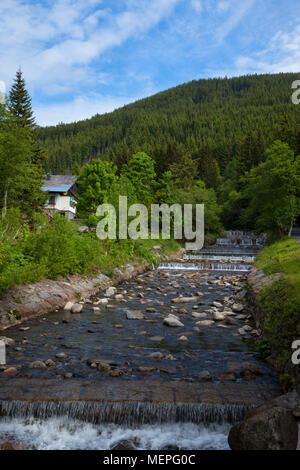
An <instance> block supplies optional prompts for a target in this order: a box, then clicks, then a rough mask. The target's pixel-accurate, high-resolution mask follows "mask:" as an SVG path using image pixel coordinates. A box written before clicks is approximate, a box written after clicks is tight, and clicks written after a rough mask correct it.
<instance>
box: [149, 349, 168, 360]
mask: <svg viewBox="0 0 300 470" xmlns="http://www.w3.org/2000/svg"><path fill="white" fill-rule="evenodd" d="M148 357H151V358H153V359H157V360H161V359H163V357H164V355H163V353H161V352H160V351H156V352H153V353H151V354H149V356H148Z"/></svg>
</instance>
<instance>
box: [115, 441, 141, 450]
mask: <svg viewBox="0 0 300 470" xmlns="http://www.w3.org/2000/svg"><path fill="white" fill-rule="evenodd" d="M111 450H136V447H135V445H134V444H133V442H132V441H129V440H125V439H124V440H123V441H119V442H117V443H116V444H114V445H113V446H112V447H111Z"/></svg>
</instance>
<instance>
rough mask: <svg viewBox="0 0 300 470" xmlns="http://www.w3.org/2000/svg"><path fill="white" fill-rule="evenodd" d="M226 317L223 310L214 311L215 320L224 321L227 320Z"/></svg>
mask: <svg viewBox="0 0 300 470" xmlns="http://www.w3.org/2000/svg"><path fill="white" fill-rule="evenodd" d="M225 318H226V317H225V315H224V313H221V312H214V313H213V319H214V320H215V321H223V320H225Z"/></svg>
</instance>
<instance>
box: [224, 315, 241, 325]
mask: <svg viewBox="0 0 300 470" xmlns="http://www.w3.org/2000/svg"><path fill="white" fill-rule="evenodd" d="M237 324H238V322H237V320H236V319H235V318H231V317H226V325H231V326H234V325H237Z"/></svg>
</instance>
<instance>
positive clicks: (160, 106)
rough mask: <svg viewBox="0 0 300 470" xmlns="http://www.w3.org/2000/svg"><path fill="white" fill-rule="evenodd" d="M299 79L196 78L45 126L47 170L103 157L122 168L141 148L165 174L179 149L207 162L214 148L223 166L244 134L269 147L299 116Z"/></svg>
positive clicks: (285, 76) (287, 76)
mask: <svg viewBox="0 0 300 470" xmlns="http://www.w3.org/2000/svg"><path fill="white" fill-rule="evenodd" d="M296 79H299V74H293V73H284V74H274V75H247V76H242V77H237V78H230V79H228V78H223V79H207V80H206V79H205V80H198V81H192V82H189V83H186V84H183V85H180V86H177V87H175V88H171V89H169V90H166V91H164V92H161V93H158V94H156V95H154V96H151V97H149V98H146V99H142V100H139V101H137V102H135V103H132V104H129V105H127V106H124V107H123V108H120V109H117V110H116V111H114V112H112V113H107V114H104V115H96V116H94V117H93V118H91V119H86V120H84V121H79V122H76V123H72V124H59V125H57V126H52V127H45V128H39V130H38V134H39V139H40V141H41V142H42V143H43V145H44V147H45V148H46V150H47V152H48V155H49V159H48V161H47V163H46V170H47V171H50V172H53V173H63V172H70V171H72V167H73V165H74V164H75V163H78V164H80V165H83V164H84V163H86V162H88V161H89V160H90V159H91V158H95V157H99V156H100V155H101V158H104V159H109V160H112V161H114V162H115V163H116V164H117V166H118V167H119V168H120V167H121V166H122V164H123V163H125V162H126V161H127V160H128V158H129V157H130V156H131V155H132V154H133V153H134V152H136V151H139V150H143V151H145V152H147V153H149V154H150V155H151V156H153V158H154V159H155V160H156V162H157V170H158V173H161V172H162V171H164V170H166V169H167V167H168V163H170V162H172V159H173V158H174V159H176V156H174V155H175V154H176V152H177V153H179V154H182V153H183V152H188V153H189V154H190V155H192V156H193V157H195V158H199V159H200V160H201V155H202V153H203V147H206V146H208V147H209V149H210V150H211V151H212V152H213V156H214V158H215V159H216V160H217V162H218V164H219V166H220V168H221V171H222V170H223V169H224V168H225V166H226V164H227V163H228V162H229V161H230V160H231V159H232V157H233V156H235V155H236V154H237V153H238V152H239V149H240V145H241V142H242V139H243V138H244V137H246V136H247V135H249V134H253V135H255V136H256V137H257V138H258V139H263V141H264V145H269V144H270V143H271V142H272V141H273V140H274V138H277V137H278V132H279V131H278V128H279V125H280V123H281V122H282V121H283V119H287V120H289V121H290V122H291V123H294V122H295V121H296V119H297V115H298V116H299V108H300V106H295V105H294V104H292V102H291V94H292V90H291V84H292V82H293V81H294V80H296ZM175 142H176V143H175ZM203 158H204V157H203Z"/></svg>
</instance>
